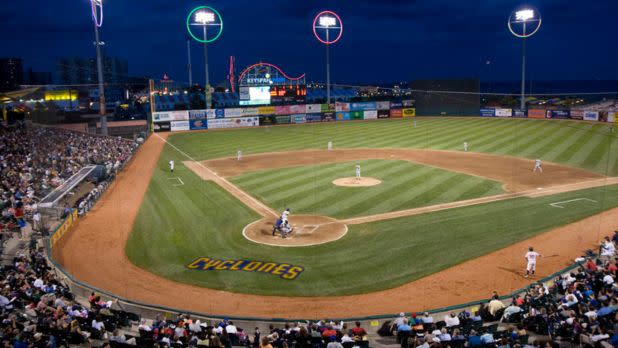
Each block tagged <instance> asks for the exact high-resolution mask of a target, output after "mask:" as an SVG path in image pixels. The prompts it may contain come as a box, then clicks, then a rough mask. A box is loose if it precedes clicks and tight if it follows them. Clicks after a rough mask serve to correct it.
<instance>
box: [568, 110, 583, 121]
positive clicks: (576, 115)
mask: <svg viewBox="0 0 618 348" xmlns="http://www.w3.org/2000/svg"><path fill="white" fill-rule="evenodd" d="M570 114H571V118H572V119H574V120H583V119H584V110H571V112H570Z"/></svg>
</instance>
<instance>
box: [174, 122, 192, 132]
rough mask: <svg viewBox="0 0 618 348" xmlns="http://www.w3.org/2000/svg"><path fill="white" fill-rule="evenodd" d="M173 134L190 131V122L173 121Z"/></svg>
mask: <svg viewBox="0 0 618 348" xmlns="http://www.w3.org/2000/svg"><path fill="white" fill-rule="evenodd" d="M170 126H171V129H172V132H177V131H187V130H190V129H191V127H190V126H189V121H172V122H170Z"/></svg>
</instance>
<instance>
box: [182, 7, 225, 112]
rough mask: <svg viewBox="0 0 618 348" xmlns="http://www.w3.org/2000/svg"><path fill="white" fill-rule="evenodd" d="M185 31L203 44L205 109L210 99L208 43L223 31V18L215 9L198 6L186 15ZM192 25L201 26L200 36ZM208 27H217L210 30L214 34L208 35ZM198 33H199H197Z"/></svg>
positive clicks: (208, 105) (208, 106)
mask: <svg viewBox="0 0 618 348" xmlns="http://www.w3.org/2000/svg"><path fill="white" fill-rule="evenodd" d="M186 25H187V31H188V32H189V35H191V37H192V38H193V39H195V41H198V42H201V43H203V44H204V80H205V83H204V94H205V97H206V109H209V108H210V99H211V87H210V76H209V74H208V44H209V43H211V42H213V41H215V40H217V39H218V38H219V36H221V33H222V32H223V19H222V18H221V15H220V14H219V12H218V11H217V10H215V9H214V8H212V7H209V6H198V7H196V8H194V9H193V10H191V12H189V15H188V16H187V21H186ZM192 27H202V35H203V36H202V37H201V38H200V37H199V36H196V35H195V34H194V33H193V31H192V29H191V28H192ZM208 27H218V29H217V30H214V31H213V30H211V31H210V32H211V33H213V32H216V34H215V35H214V36H212V37H211V38H209V37H208V32H209V31H208ZM198 35H199V34H198Z"/></svg>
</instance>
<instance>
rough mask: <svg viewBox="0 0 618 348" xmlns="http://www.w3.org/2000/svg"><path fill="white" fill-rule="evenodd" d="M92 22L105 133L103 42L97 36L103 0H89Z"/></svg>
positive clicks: (100, 106) (104, 130) (101, 116)
mask: <svg viewBox="0 0 618 348" xmlns="http://www.w3.org/2000/svg"><path fill="white" fill-rule="evenodd" d="M90 9H91V12H92V22H93V23H94V45H95V47H96V50H97V75H98V76H97V77H98V82H99V115H100V118H101V119H100V121H101V134H102V135H107V117H106V116H105V114H106V110H105V83H104V81H103V79H104V77H103V62H102V57H101V46H103V45H104V44H105V43H104V42H102V41H101V39H100V38H99V28H101V27H102V26H103V0H90Z"/></svg>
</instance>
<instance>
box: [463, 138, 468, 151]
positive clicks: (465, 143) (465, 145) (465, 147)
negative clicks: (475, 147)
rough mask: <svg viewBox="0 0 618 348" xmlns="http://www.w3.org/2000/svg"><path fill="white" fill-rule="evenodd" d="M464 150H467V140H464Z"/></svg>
mask: <svg viewBox="0 0 618 348" xmlns="http://www.w3.org/2000/svg"><path fill="white" fill-rule="evenodd" d="M463 145H464V152H468V142H467V141H464V144H463Z"/></svg>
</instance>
